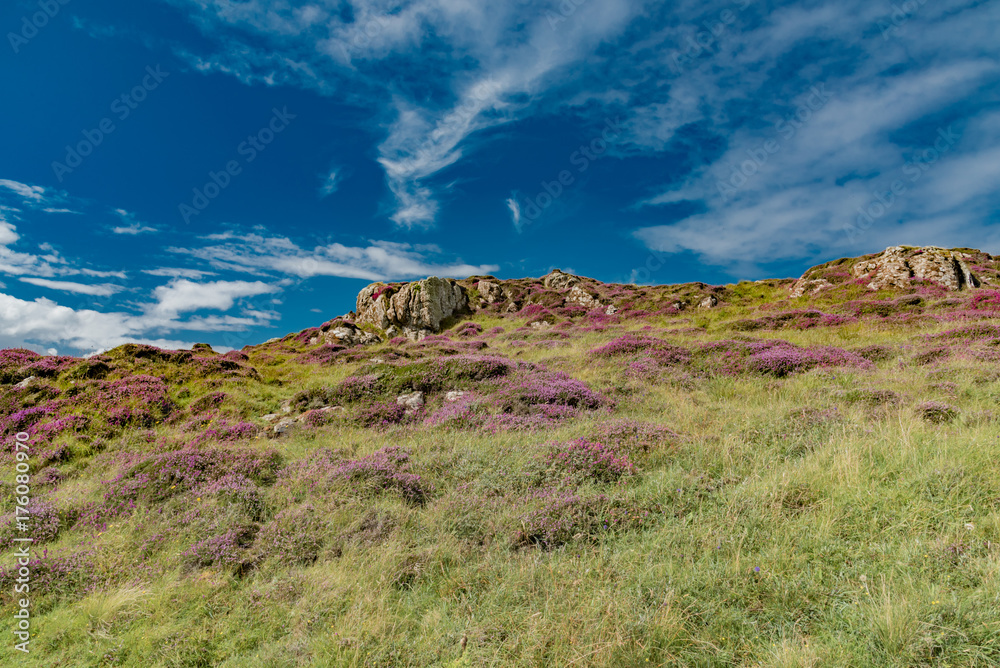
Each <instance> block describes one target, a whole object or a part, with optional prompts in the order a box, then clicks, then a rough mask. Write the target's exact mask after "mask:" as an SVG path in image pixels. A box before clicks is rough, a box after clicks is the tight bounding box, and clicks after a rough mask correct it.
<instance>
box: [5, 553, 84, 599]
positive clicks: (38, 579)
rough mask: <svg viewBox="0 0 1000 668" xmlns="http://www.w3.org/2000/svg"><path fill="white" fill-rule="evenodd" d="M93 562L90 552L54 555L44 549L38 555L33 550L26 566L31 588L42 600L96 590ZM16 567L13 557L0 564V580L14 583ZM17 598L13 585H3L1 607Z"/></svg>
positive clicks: (16, 575) (17, 567)
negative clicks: (8, 561) (7, 561)
mask: <svg viewBox="0 0 1000 668" xmlns="http://www.w3.org/2000/svg"><path fill="white" fill-rule="evenodd" d="M94 563H95V562H94V558H93V551H88V552H82V551H81V552H69V553H64V554H58V555H57V554H54V553H53V554H49V551H48V550H42V552H41V554H39V553H38V552H34V557H33V558H30V559H29V560H28V565H27V566H28V570H29V571H30V572H31V587H32V591H34V592H37V593H38V596H39V598H44V599H49V598H52V599H60V598H69V597H72V598H79V597H80V596H82V595H84V594H86V593H87V592H89V591H93V590H94V589H96V587H97V586H98V584H99V581H100V580H99V577H98V572H97V571H96V570H95V569H94ZM19 568H20V565H19V564H17V563H13V560H12V561H11V562H10V563H5V564H2V565H0V582H4V583H13V582H15V580H17V578H18V577H19V576H18V569H19ZM19 597H20V595H18V594H16V593H14V588H13V586H5V587H3V589H2V590H0V604H3V605H4V606H5V607H6V606H9V605H10V604H11V602H13V601H14V600H15V598H19Z"/></svg>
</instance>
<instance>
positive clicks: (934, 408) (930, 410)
mask: <svg viewBox="0 0 1000 668" xmlns="http://www.w3.org/2000/svg"><path fill="white" fill-rule="evenodd" d="M916 410H917V415H919V416H920V417H921V418H923V419H924V420H926V421H927V422H931V423H933V424H943V423H945V422H951V421H953V420H954V419H955V418H957V417H958V414H959V411H958V409H956V408H953V407H951V406H949V405H948V404H945V403H942V402H940V401H925V402H924V403H922V404H919V405H918V406H917V409H916Z"/></svg>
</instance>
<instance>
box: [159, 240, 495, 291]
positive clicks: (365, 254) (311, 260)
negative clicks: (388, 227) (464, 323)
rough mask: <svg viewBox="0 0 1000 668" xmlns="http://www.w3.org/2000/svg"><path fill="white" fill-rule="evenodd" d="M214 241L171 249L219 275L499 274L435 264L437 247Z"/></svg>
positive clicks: (374, 278) (385, 276)
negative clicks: (229, 272)
mask: <svg viewBox="0 0 1000 668" xmlns="http://www.w3.org/2000/svg"><path fill="white" fill-rule="evenodd" d="M215 236H216V239H217V240H219V241H224V243H221V244H215V245H210V246H205V247H201V248H169V249H168V250H169V251H171V252H174V253H179V254H182V255H187V256H189V257H194V258H198V259H201V260H205V261H207V262H208V263H209V264H210V265H211V266H212V267H214V268H216V269H219V270H226V271H237V272H243V273H249V274H257V275H266V274H277V275H285V276H293V277H297V278H311V277H313V276H338V277H341V278H357V279H364V280H368V281H378V280H386V279H400V278H413V277H422V276H429V275H432V274H434V275H440V276H470V275H473V274H482V273H490V272H493V271H496V270H497V269H499V267H498V266H497V265H492V264H481V265H472V264H466V263H464V262H461V261H454V262H440V261H433V259H432V257H433V256H435V255H438V254H439V253H438V252H435V251H434V250H433V249H432V248H429V247H426V246H422V247H417V246H412V245H410V244H405V243H393V242H388V241H371V242H369V245H367V246H346V245H344V244H340V243H333V244H328V245H323V246H316V247H314V248H312V249H304V248H302V247H300V246H299V245H298V244H296V243H295V242H293V241H292V240H291V239H289V238H287V237H280V236H269V235H268V236H265V235H264V234H245V235H238V236H237V235H215ZM220 237H221V238H220Z"/></svg>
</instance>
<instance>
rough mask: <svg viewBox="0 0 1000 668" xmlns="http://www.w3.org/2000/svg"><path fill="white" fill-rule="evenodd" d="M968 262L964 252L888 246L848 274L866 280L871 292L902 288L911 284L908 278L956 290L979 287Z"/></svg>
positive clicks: (934, 248)
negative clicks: (931, 282)
mask: <svg viewBox="0 0 1000 668" xmlns="http://www.w3.org/2000/svg"><path fill="white" fill-rule="evenodd" d="M968 259H970V256H968V255H966V254H965V253H961V252H958V251H952V250H947V249H945V248H937V247H934V246H929V247H925V248H913V247H908V246H892V247H890V248H887V249H886V250H885V252H884V253H881V254H880V255H878V256H876V257H874V258H868V259H865V260H862V261H861V262H858V263H857V264H855V265H854V267H853V269H852V273H853V274H854V276H855V277H857V278H868V279H870V281H869V283H868V287H869V288H870V289H872V290H881V289H883V288H888V287H896V288H905V287H908V286H909V285H911V279H914V278H917V279H923V280H927V281H933V282H935V283H939V284H940V285H943V286H944V287H946V288H948V289H949V290H956V291H957V290H964V289H966V288H974V287H979V284H980V283H979V279H978V278H977V277H976V276H975V275H974V274H973V273H972V270H971V269H969V265H968V264H967V263H966V260H968Z"/></svg>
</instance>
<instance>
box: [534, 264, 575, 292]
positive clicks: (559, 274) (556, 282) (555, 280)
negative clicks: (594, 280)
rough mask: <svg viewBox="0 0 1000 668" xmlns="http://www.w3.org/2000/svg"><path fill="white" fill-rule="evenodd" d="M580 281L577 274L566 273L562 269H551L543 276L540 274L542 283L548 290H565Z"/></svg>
mask: <svg viewBox="0 0 1000 668" xmlns="http://www.w3.org/2000/svg"><path fill="white" fill-rule="evenodd" d="M579 282H580V278H579V277H578V276H574V275H573V274H567V273H566V272H564V271H563V270H562V269H553V270H552V271H550V272H549V273H548V274H546V275H545V276H542V285H544V286H545V287H547V288H548V289H549V290H565V289H566V288H571V287H573V286H574V285H576V284H577V283H579Z"/></svg>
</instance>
